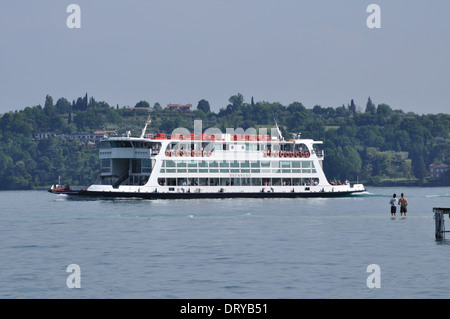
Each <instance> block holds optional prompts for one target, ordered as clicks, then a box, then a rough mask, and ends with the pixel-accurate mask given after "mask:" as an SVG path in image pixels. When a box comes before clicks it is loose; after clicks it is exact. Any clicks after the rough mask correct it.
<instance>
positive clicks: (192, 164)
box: [187, 161, 197, 167]
mask: <svg viewBox="0 0 450 319" xmlns="http://www.w3.org/2000/svg"><path fill="white" fill-rule="evenodd" d="M187 164H188V167H197V162H196V161H189V162H188V163H187Z"/></svg>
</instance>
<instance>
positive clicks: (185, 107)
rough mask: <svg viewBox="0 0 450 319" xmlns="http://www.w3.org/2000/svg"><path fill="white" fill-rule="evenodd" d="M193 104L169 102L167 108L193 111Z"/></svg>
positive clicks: (187, 111) (183, 111) (184, 111)
mask: <svg viewBox="0 0 450 319" xmlns="http://www.w3.org/2000/svg"><path fill="white" fill-rule="evenodd" d="M191 107H192V104H185V105H182V104H167V108H168V109H169V110H170V111H172V112H182V113H189V112H190V111H191Z"/></svg>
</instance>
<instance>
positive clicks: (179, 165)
mask: <svg viewBox="0 0 450 319" xmlns="http://www.w3.org/2000/svg"><path fill="white" fill-rule="evenodd" d="M177 167H186V162H185V161H179V162H177Z"/></svg>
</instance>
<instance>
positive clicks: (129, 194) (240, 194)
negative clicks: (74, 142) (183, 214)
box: [52, 184, 366, 199]
mask: <svg viewBox="0 0 450 319" xmlns="http://www.w3.org/2000/svg"><path fill="white" fill-rule="evenodd" d="M144 188H145V187H140V188H139V189H137V190H131V189H129V190H107V189H103V190H100V189H97V190H95V188H94V189H85V190H80V191H59V192H54V191H53V192H52V193H56V194H66V195H72V196H83V197H84V196H86V197H98V198H101V197H110V198H111V197H114V198H143V199H199V198H301V197H343V196H349V195H352V194H356V193H362V192H365V191H366V189H365V188H364V186H363V185H362V184H356V185H353V187H350V186H348V187H344V186H335V187H331V188H329V189H328V190H325V188H321V187H318V186H313V187H311V188H310V189H309V190H304V189H302V190H299V189H296V188H295V187H293V188H292V187H291V188H289V189H286V188H285V187H283V188H284V189H282V190H277V187H272V188H270V187H266V188H263V189H261V190H259V191H245V192H244V191H233V190H226V189H222V190H220V189H219V190H217V191H215V192H211V191H208V192H205V191H203V192H202V191H198V189H197V190H196V189H194V188H178V189H177V190H176V191H170V192H161V191H158V189H154V190H145V189H144ZM278 188H279V187H278ZM302 188H303V187H302Z"/></svg>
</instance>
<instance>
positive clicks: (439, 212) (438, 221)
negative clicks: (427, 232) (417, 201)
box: [433, 207, 450, 240]
mask: <svg viewBox="0 0 450 319" xmlns="http://www.w3.org/2000/svg"><path fill="white" fill-rule="evenodd" d="M433 212H434V221H435V225H436V227H435V237H436V240H441V239H445V233H446V232H447V233H448V231H445V220H444V214H449V217H450V208H442V207H434V208H433Z"/></svg>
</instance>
